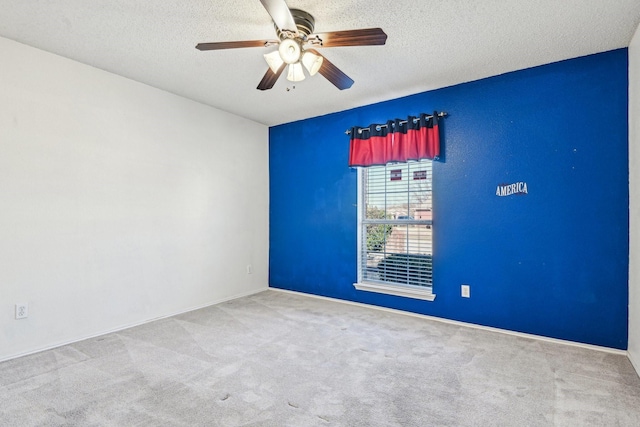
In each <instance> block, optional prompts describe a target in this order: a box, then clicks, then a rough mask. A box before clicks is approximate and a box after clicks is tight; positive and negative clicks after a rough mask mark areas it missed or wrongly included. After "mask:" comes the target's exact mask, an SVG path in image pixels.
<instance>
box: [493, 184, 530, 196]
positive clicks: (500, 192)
mask: <svg viewBox="0 0 640 427" xmlns="http://www.w3.org/2000/svg"><path fill="white" fill-rule="evenodd" d="M513 194H520V195H522V194H529V191H528V190H527V183H526V182H516V183H514V184H500V185H498V187H497V188H496V196H501V197H502V196H511V195H513Z"/></svg>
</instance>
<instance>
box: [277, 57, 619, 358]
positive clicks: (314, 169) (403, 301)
mask: <svg viewBox="0 0 640 427" xmlns="http://www.w3.org/2000/svg"><path fill="white" fill-rule="evenodd" d="M627 63H628V60H627V49H619V50H614V51H610V52H605V53H600V54H596V55H590V56H586V57H581V58H577V59H570V60H566V61H562V62H558V63H553V64H549V65H544V66H540V67H535V68H530V69H526V70H522V71H516V72H512V73H508V74H503V75H499V76H495V77H491V78H487V79H483V80H478V81H474V82H470V83H465V84H460V85H456V86H451V87H447V88H443V89H439V90H434V91H429V92H424V93H419V94H416V95H412V96H408V97H404V98H400V99H394V100H391V101H387V102H381V103H378V104H374V105H369V106H365V107H360V108H356V109H353V110H348V111H342V112H338V113H334V114H330V115H327V116H322V117H316V118H312V119H308V120H302V121H298V122H294V123H288V124H284V125H280V126H275V127H272V128H271V129H270V133H269V143H270V157H269V161H270V192H271V193H270V203H271V205H270V224H271V225H270V261H269V262H270V273H269V274H270V276H269V280H270V286H271V287H274V288H281V289H289V290H293V291H299V292H305V293H310V294H315V295H322V296H328V297H333V298H340V299H344V300H349V301H356V302H361V303H367V304H374V305H378V306H383V307H390V308H395V309H400V310H406V311H410V312H415V313H421V314H427V315H432V316H438V317H443V318H447V319H453V320H460V321H464V322H470V323H475V324H479V325H485V326H492V327H498V328H503V329H508V330H513V331H519V332H525V333H531V334H537V335H542V336H546V337H552V338H560V339H565V340H571V341H577V342H582V343H587V344H595V345H601V346H607V347H612V348H618V349H626V347H627V317H628V313H627V311H628V309H627V306H628V265H629V261H628V258H629V243H628V242H629V214H628V207H629V195H628V193H629V191H628V190H629V186H628V150H627V148H628V118H627V109H628V99H627V98H628V92H627V83H628V77H627ZM356 84H357V82H356ZM344 96H349V92H348V91H345V92H344ZM433 110H438V111H446V112H447V113H449V116H448V117H447V118H445V119H444V120H443V121H442V122H441V126H442V134H441V136H442V139H443V148H444V156H442V158H441V160H440V161H437V162H436V163H435V164H434V201H433V210H434V286H433V289H434V293H435V294H436V299H435V301H433V302H427V301H420V300H414V299H408V298H403V297H396V296H389V295H382V294H376V293H370V292H364V291H357V290H356V289H354V287H353V283H354V282H355V281H356V251H357V248H356V233H357V231H356V225H357V218H356V202H357V190H356V189H357V182H356V181H357V179H356V178H357V173H356V171H355V170H353V169H350V168H349V167H348V166H347V159H348V147H349V138H348V136H346V135H345V133H344V132H345V130H346V129H348V128H350V127H351V126H354V125H358V126H365V125H368V124H370V123H383V122H386V121H387V120H388V119H390V118H395V117H406V116H407V115H410V114H411V115H415V114H418V113H420V112H431V111H433ZM519 181H524V182H526V183H527V188H528V194H527V195H513V196H507V197H498V196H496V187H497V186H498V184H503V183H515V182H519ZM463 283H465V284H469V285H471V298H469V299H466V298H461V296H460V285H461V284H463Z"/></svg>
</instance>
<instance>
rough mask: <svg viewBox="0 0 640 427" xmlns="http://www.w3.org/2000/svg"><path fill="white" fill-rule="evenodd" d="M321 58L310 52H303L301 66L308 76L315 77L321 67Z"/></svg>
mask: <svg viewBox="0 0 640 427" xmlns="http://www.w3.org/2000/svg"><path fill="white" fill-rule="evenodd" d="M322 60H324V58H323V57H322V56H319V55H316V54H314V53H311V52H305V53H304V54H303V55H302V64H303V65H304V68H306V69H307V71H308V72H309V75H310V76H315V75H316V73H317V72H318V70H319V69H320V67H322Z"/></svg>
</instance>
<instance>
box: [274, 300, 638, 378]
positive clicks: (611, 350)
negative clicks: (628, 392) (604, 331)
mask: <svg viewBox="0 0 640 427" xmlns="http://www.w3.org/2000/svg"><path fill="white" fill-rule="evenodd" d="M269 290H270V291H276V292H284V293H290V294H295V295H301V296H306V297H309V298H318V299H323V300H327V301H334V302H339V303H342V304H349V305H355V306H357V307H365V308H371V309H374V310H380V311H386V312H389V313H396V314H402V315H405V316H412V317H418V318H420V319H426V320H433V321H435V322H441V323H448V324H450V325H457V326H464V327H467V328H473V329H481V330H484V331H491V332H498V333H501V334H505V335H512V336H516V337H521V338H528V339H534V340H538V341H545V342H550V343H554V344H562V345H568V346H572V347H580V348H585V349H589V350H596V351H603V352H606V353H612V354H619V355H622V356H627V357H629V354H628V352H627V351H626V350H619V349H617V348H611V347H603V346H599V345H593V344H584V343H580V342H576V341H568V340H561V339H558V338H549V337H545V336H542V335H534V334H527V333H524V332H515V331H510V330H508V329H501V328H493V327H490V326H482V325H476V324H474V323H467V322H461V321H459V320H450V319H445V318H443V317H435V316H428V315H426V314H418V313H412V312H410V311H404V310H397V309H393V308H387V307H380V306H377V305H371V304H364V303H360V302H353V301H347V300H342V299H338V298H330V297H323V296H320V295H313V294H307V293H304V292H296V291H289V290H286V289H278V288H269ZM629 360H631V358H630V357H629ZM631 363H632V364H633V365H634V367H635V368H636V371H637V372H640V371H639V370H638V367H640V364H635V363H633V360H631Z"/></svg>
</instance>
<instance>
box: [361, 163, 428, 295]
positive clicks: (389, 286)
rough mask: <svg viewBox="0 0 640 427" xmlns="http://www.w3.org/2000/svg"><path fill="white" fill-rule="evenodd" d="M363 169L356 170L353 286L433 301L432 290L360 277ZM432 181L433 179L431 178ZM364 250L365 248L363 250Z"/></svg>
mask: <svg viewBox="0 0 640 427" xmlns="http://www.w3.org/2000/svg"><path fill="white" fill-rule="evenodd" d="M362 169H363V168H360V167H359V168H357V172H358V178H357V179H358V190H357V191H358V203H357V209H358V227H357V228H358V235H357V238H358V250H357V257H358V262H357V268H358V281H357V282H356V283H354V284H353V286H354V287H355V288H356V289H357V290H359V291H367V292H375V293H380V294H387V295H395V296H400V297H405V298H413V299H419V300H424V301H433V300H435V298H436V294H434V293H433V291H432V288H424V287H421V286H412V285H402V284H394V283H381V282H372V281H366V280H364V279H363V277H362V260H363V237H364V236H363V228H364V227H363V218H364V205H365V200H364V183H363V179H364V172H363V170H362ZM432 180H433V177H432ZM365 250H366V248H365Z"/></svg>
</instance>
